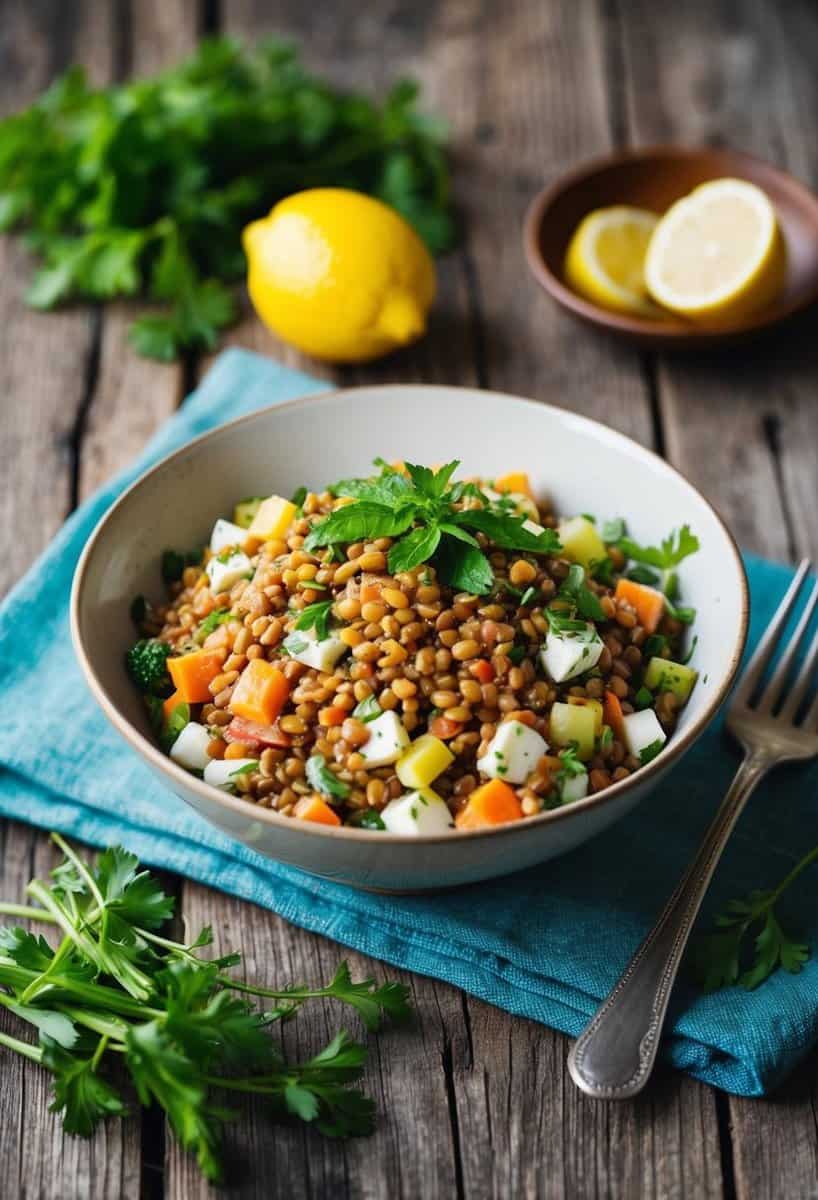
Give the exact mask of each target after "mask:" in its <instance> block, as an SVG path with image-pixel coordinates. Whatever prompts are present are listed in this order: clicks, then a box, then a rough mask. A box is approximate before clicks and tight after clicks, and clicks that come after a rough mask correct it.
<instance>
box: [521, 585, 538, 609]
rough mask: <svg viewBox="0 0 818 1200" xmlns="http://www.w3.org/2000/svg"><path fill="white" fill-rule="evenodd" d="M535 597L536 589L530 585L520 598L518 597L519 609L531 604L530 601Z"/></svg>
mask: <svg viewBox="0 0 818 1200" xmlns="http://www.w3.org/2000/svg"><path fill="white" fill-rule="evenodd" d="M536 595H537V589H536V588H535V587H534V585H533V584H531V585H530V586H529V587H527V588H526V589H525V591H524V592H523V594H522V596H521V597H520V608H527V607H528V605H529V604H530V603H531V601H532V600H534V599H535V597H536Z"/></svg>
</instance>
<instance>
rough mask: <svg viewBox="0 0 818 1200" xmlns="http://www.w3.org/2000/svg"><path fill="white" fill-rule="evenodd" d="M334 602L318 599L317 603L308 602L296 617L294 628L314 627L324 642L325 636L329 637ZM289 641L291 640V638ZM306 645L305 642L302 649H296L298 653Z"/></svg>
mask: <svg viewBox="0 0 818 1200" xmlns="http://www.w3.org/2000/svg"><path fill="white" fill-rule="evenodd" d="M334 603H335V601H334V600H317V601H316V602H315V604H308V605H307V607H306V608H304V609H302V610H301V612H300V613H299V614H298V616H297V617H296V620H295V625H294V628H295V629H301V630H304V629H314V630H315V635H316V637H317V638H318V640H319V642H322V641H323V640H324V638H326V637H329V618H330V613H331V611H332V606H333V604H334ZM287 641H288V642H289V638H288V639H287ZM306 646H307V644H306V642H305V643H304V645H303V646H302V647H301V648H300V650H296V654H299V653H300V652H301V650H305V649H306Z"/></svg>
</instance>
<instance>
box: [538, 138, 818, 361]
mask: <svg viewBox="0 0 818 1200" xmlns="http://www.w3.org/2000/svg"><path fill="white" fill-rule="evenodd" d="M724 176H731V177H733V178H737V179H747V180H749V181H750V182H751V183H755V184H756V185H757V186H758V187H760V188H762V189H763V190H764V191H765V192H766V193H767V195H768V196H769V198H770V199H771V200H772V202H773V204H774V205H775V210H776V213H777V215H778V220H779V223H780V225H781V229H782V231H783V234H784V239H785V241H786V246H787V273H786V279H785V282H784V286H783V288H782V289H781V291H780V292H779V294H778V295H777V296H776V298H775V299H774V300H773V302H772V303H771V304H769V305H767V306H766V307H765V308H763V309H760V310H759V311H758V312H756V313H752V314H750V315H749V316H748V317H745V318H742V319H741V320H737V321H736V322H735V324H732V325H720V326H719V327H718V328H717V329H716V328H710V329H708V328H707V327H705V326H697V325H694V324H692V323H690V322H687V321H684V320H683V319H682V318H680V317H677V316H674V315H672V314H670V313H669V314H668V315H667V316H666V317H660V318H658V319H656V320H651V319H650V318H647V317H639V316H629V315H628V314H626V313H619V312H613V311H611V310H610V309H606V308H602V307H600V306H599V305H597V304H594V303H593V301H591V300H586V299H585V297H584V296H580V295H579V294H578V293H577V292H575V291H574V290H573V288H571V287H569V285H568V284H567V283H566V281H565V274H564V262H565V252H566V250H567V249H568V243H569V241H570V239H571V235H572V234H573V232H574V230H575V229H576V227H577V225H578V224H579V222H580V221H581V220H582V218H583V217H585V216H586V215H587V214H588V213H589V212H592V211H593V210H594V209H596V208H605V207H607V206H608V205H612V204H632V205H636V206H637V207H639V208H647V209H650V210H651V211H653V212H655V213H663V212H666V211H667V209H668V208H669V207H670V205H671V204H672V203H673V202H674V201H675V200H678V199H679V198H680V197H682V196H685V195H687V193H688V192H690V191H692V189H693V188H694V187H697V186H698V184H700V183H705V182H707V181H708V180H710V179H718V178H721V177H724ZM524 246H525V253H526V258H527V259H528V265H529V267H530V268H531V270H532V272H533V273H534V276H535V278H536V279H537V281H538V282H539V283H540V284H541V285H542V286H543V287H544V288H545V290H546V291H547V292H548V293H549V294H550V295H551V296H553V297H554V299H555V300H556V301H557V303H558V304H561V305H562V306H563V308H567V309H568V310H569V311H570V312H572V313H573V314H574V315H575V316H577V317H580V318H581V319H582V320H585V321H588V322H590V323H591V324H592V325H597V326H599V327H600V328H602V329H607V330H609V331H611V332H612V333H615V334H619V335H621V336H623V337H626V338H629V339H631V340H632V341H636V342H638V343H640V344H642V345H645V346H653V347H659V346H661V347H665V348H669V347H673V348H678V349H688V348H689V349H692V348H696V347H698V348H701V347H707V346H715V345H721V344H723V343H725V342H731V341H736V340H738V339H740V338H743V337H747V336H748V335H749V334H752V333H755V332H757V331H758V330H761V329H764V328H766V327H768V326H770V325H774V324H777V323H778V322H779V321H782V320H784V318H785V317H789V316H791V315H792V314H793V313H795V312H799V311H800V310H801V309H804V308H806V307H807V305H809V304H812V303H813V301H815V300H816V299H818V196H815V195H814V194H813V193H812V192H811V191H809V189H808V188H806V187H805V186H804V185H803V184H802V183H799V182H798V180H796V179H793V177H792V176H791V175H788V174H787V173H786V172H785V171H780V170H779V169H778V168H777V167H774V166H771V164H770V163H766V162H762V161H761V159H758V158H753V157H752V156H751V155H749V154H741V153H739V152H738V151H736V150H719V149H710V148H707V147H704V148H699V149H695V148H693V147H685V146H651V147H648V148H646V149H643V150H624V151H619V152H618V153H616V154H611V155H608V156H607V157H606V158H598V159H595V160H593V161H592V162H589V163H586V164H585V165H584V166H581V167H578V168H576V169H575V170H573V171H569V172H568V173H567V174H565V175H562V176H561V177H560V178H559V179H557V180H555V182H554V183H552V184H550V185H549V186H548V187H547V188H545V189H544V190H543V191H542V192H540V194H539V195H538V196H537V197H536V198H535V199H534V201H533V202H532V204H531V206H530V208H529V210H528V214H527V216H526V220H525V228H524Z"/></svg>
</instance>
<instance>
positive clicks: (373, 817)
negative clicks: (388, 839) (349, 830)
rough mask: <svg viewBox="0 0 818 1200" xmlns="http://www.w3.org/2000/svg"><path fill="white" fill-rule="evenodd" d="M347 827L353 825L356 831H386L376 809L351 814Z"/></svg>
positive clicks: (365, 809) (366, 809)
mask: <svg viewBox="0 0 818 1200" xmlns="http://www.w3.org/2000/svg"><path fill="white" fill-rule="evenodd" d="M347 825H354V826H355V827H356V828H358V829H386V825H385V824H384V821H383V817H382V816H381V814H380V813H379V812H378V810H377V809H376V808H364V809H362V810H361V811H360V812H356V813H353V814H352V816H351V817H350V818H349V820H348V821H347Z"/></svg>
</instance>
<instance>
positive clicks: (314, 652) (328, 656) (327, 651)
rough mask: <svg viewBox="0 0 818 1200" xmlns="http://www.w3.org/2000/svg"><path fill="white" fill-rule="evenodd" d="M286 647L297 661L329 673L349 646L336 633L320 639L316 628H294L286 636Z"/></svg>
mask: <svg viewBox="0 0 818 1200" xmlns="http://www.w3.org/2000/svg"><path fill="white" fill-rule="evenodd" d="M284 649H285V650H286V651H287V653H288V654H289V656H290V658H294V659H295V660H296V662H300V663H304V665H305V666H306V667H314V669H315V670H316V671H325V672H327V673H329V672H330V671H332V670H333V669H334V667H335V664H336V663H337V661H338V659H339V658H340V657H341V655H342V654H345V653H346V652H347V650H348V649H349V646H348V645H347V644H346V642H342V641H341V639H340V638H339V637H338V636H337V634H334V633H331V634H329V636H328V637H325V638H321V639H320V640H319V637H318V634H317V633H316V632H315V630H314V629H294V630H293V632H292V633H290V634H288V635H287V637H285V639H284Z"/></svg>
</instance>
